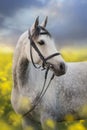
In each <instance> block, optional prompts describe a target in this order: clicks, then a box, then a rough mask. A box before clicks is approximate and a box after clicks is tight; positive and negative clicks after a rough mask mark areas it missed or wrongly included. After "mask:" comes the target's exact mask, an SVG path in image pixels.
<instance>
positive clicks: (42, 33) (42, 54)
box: [28, 17, 67, 76]
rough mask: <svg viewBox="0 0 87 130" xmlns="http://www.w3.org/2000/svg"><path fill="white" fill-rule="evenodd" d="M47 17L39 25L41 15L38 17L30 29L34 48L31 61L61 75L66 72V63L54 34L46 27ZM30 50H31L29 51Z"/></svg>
mask: <svg viewBox="0 0 87 130" xmlns="http://www.w3.org/2000/svg"><path fill="white" fill-rule="evenodd" d="M47 19H48V18H47V17H46V18H45V20H44V21H43V22H42V24H40V25H39V17H37V18H36V20H35V22H34V24H33V25H32V27H31V28H30V29H29V40H30V45H31V47H30V48H32V51H31V50H30V52H31V54H30V55H31V56H30V59H29V60H30V61H32V62H33V64H34V65H35V64H38V65H41V66H43V67H44V68H45V67H49V69H50V70H52V71H53V72H54V74H55V75H57V76H60V75H63V74H65V73H66V68H67V67H66V63H65V61H64V59H63V57H62V56H61V54H60V53H59V52H58V50H57V48H56V46H55V42H54V40H53V38H52V35H51V34H50V33H49V31H48V30H47V29H46V25H47ZM28 52H29V51H28Z"/></svg>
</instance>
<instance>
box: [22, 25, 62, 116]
mask: <svg viewBox="0 0 87 130" xmlns="http://www.w3.org/2000/svg"><path fill="white" fill-rule="evenodd" d="M39 29H42V30H44V31H46V30H45V29H44V28H43V27H39ZM47 33H48V32H41V33H40V35H46V34H47ZM32 37H33V35H32V36H31V34H30V32H29V39H30V56H31V61H32V64H33V66H34V67H35V68H37V69H39V68H40V67H41V66H39V67H38V66H36V64H35V63H34V60H33V56H32V47H33V49H34V50H35V51H36V52H37V54H38V55H39V57H40V59H41V60H42V67H43V70H44V69H46V72H45V80H44V84H43V87H42V90H41V92H40V94H39V95H38V97H37V98H36V100H35V101H34V105H33V106H32V108H31V109H30V110H29V111H28V112H26V113H25V114H24V115H23V117H24V116H27V114H29V113H30V112H32V111H33V110H34V109H35V107H36V106H37V105H38V103H39V102H40V101H41V99H42V97H43V96H44V94H45V93H46V91H47V89H48V87H49V85H50V83H51V81H52V80H53V78H54V74H52V77H51V78H50V81H49V83H48V85H47V86H46V80H47V75H48V71H49V69H50V65H51V64H50V63H49V62H47V60H49V59H51V58H53V57H55V56H58V55H60V53H54V54H52V55H50V56H48V57H46V58H44V56H43V55H42V53H41V52H40V50H39V49H38V47H37V46H36V44H35V43H34V41H33V39H32Z"/></svg>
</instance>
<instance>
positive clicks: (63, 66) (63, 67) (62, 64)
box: [60, 62, 65, 71]
mask: <svg viewBox="0 0 87 130" xmlns="http://www.w3.org/2000/svg"><path fill="white" fill-rule="evenodd" d="M60 70H61V71H65V63H63V62H62V63H60Z"/></svg>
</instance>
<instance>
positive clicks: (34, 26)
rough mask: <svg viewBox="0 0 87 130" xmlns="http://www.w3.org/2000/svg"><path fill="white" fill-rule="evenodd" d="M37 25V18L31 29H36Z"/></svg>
mask: <svg viewBox="0 0 87 130" xmlns="http://www.w3.org/2000/svg"><path fill="white" fill-rule="evenodd" d="M38 25H39V16H38V17H37V18H36V20H35V22H34V24H33V26H32V28H33V29H36V27H37V26H38Z"/></svg>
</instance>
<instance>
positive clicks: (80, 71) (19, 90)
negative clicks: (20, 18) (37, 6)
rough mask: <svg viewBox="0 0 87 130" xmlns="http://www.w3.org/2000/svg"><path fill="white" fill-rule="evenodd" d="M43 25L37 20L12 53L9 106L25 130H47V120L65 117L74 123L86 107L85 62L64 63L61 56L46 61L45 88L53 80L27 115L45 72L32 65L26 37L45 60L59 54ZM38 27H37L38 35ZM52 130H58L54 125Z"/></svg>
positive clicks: (36, 57)
mask: <svg viewBox="0 0 87 130" xmlns="http://www.w3.org/2000/svg"><path fill="white" fill-rule="evenodd" d="M46 24H47V18H46V19H45V20H44V21H43V22H42V24H41V25H39V20H38V18H37V19H36V21H35V23H34V24H33V25H32V27H31V28H30V30H29V31H26V32H25V33H23V34H22V35H21V36H20V38H19V40H18V43H17V46H16V49H15V54H14V60H13V82H14V86H13V88H12V93H11V102H12V106H13V108H14V110H15V112H17V113H19V114H21V115H23V127H24V129H26V128H27V127H28V126H33V127H34V128H35V129H36V130H38V128H37V126H41V127H42V128H43V129H45V130H46V125H45V122H46V121H47V120H49V119H50V120H52V121H54V122H57V121H64V120H65V117H66V115H68V114H72V115H73V116H74V118H75V119H82V118H85V115H83V114H81V113H80V111H81V110H82V108H83V106H86V104H87V62H77V63H66V62H65V61H64V59H63V58H62V56H61V55H57V56H54V57H52V58H50V59H48V61H47V62H48V63H49V64H50V65H51V68H49V73H48V76H47V77H48V78H47V83H46V85H47V84H48V83H49V80H50V78H51V75H52V74H53V73H54V75H55V76H54V79H53V80H52V82H51V84H50V86H49V88H48V89H47V91H46V92H45V94H44V96H43V97H42V99H41V100H40V101H39V103H38V104H37V106H36V107H35V109H33V110H32V111H31V112H28V111H29V110H31V108H32V106H33V104H34V102H35V101H36V99H37V97H38V95H40V92H41V91H42V86H43V82H44V76H45V72H46V70H43V71H41V70H40V69H36V68H35V67H34V66H33V64H32V60H31V55H30V39H29V34H30V35H31V36H33V37H32V38H33V41H34V44H35V45H36V46H37V48H38V49H39V50H40V52H41V54H42V55H43V56H44V57H45V58H46V57H48V56H50V55H52V54H54V53H58V51H57V48H56V47H55V43H54V40H53V38H52V36H51V35H50V33H49V32H48V31H47V30H46V28H45V27H46ZM37 27H40V29H39V33H38V29H37ZM36 30H37V31H36ZM35 31H36V33H34V32H35ZM44 33H45V35H44ZM33 34H34V35H33ZM41 34H42V35H41ZM32 55H33V61H34V63H35V64H36V65H41V66H42V60H41V58H40V56H39V55H38V53H37V51H36V50H35V49H34V48H32ZM45 68H46V66H45ZM27 112H28V113H27ZM25 113H27V114H26V116H24V114H25ZM54 129H58V128H56V123H55V127H54Z"/></svg>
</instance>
